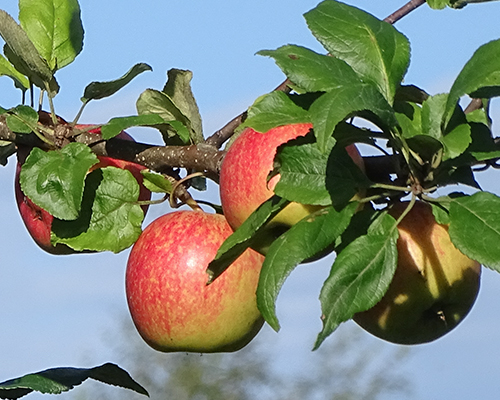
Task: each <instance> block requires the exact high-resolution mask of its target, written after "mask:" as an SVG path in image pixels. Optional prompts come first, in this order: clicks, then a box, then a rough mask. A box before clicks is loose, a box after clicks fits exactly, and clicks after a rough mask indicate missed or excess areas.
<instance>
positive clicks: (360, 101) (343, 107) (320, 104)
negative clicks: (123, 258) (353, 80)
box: [309, 84, 398, 151]
mask: <svg viewBox="0 0 500 400" xmlns="http://www.w3.org/2000/svg"><path fill="white" fill-rule="evenodd" d="M363 111H371V112H372V113H373V114H374V115H375V116H376V117H377V118H376V119H377V120H379V125H382V126H381V128H389V129H391V128H393V127H395V126H397V125H398V122H397V119H396V117H395V114H394V110H393V109H392V107H391V106H390V105H389V103H387V101H386V100H385V99H384V97H383V96H382V95H381V94H380V92H379V91H378V90H377V89H376V88H375V87H374V86H372V85H370V84H359V85H351V86H345V87H341V88H338V89H337V90H332V91H330V92H328V93H325V94H324V95H322V96H321V97H320V98H318V99H317V100H316V101H315V102H314V103H313V104H312V105H311V108H310V109H309V112H310V115H311V116H310V118H311V119H312V123H313V125H314V133H315V135H316V138H317V140H318V144H319V147H320V149H321V150H322V151H325V150H326V143H327V140H328V138H329V137H330V136H331V135H332V133H333V131H334V129H335V127H336V126H337V124H338V123H339V122H342V121H343V120H345V119H346V118H348V117H352V116H354V115H356V114H359V113H361V112H363ZM375 122H377V121H375Z"/></svg>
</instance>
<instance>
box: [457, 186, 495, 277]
mask: <svg viewBox="0 0 500 400" xmlns="http://www.w3.org/2000/svg"><path fill="white" fill-rule="evenodd" d="M449 234H450V238H451V241H452V242H453V244H454V245H455V246H456V247H457V249H459V250H460V251H461V252H462V253H464V254H465V255H466V256H468V257H469V258H471V259H473V260H477V261H479V262H480V263H481V264H483V265H485V266H486V267H489V268H492V269H494V270H496V271H499V272H500V247H499V246H498V243H500V198H499V197H498V196H496V195H494V194H492V193H488V192H478V193H476V194H474V195H472V196H462V197H458V198H455V199H453V201H452V202H451V205H450V228H449Z"/></svg>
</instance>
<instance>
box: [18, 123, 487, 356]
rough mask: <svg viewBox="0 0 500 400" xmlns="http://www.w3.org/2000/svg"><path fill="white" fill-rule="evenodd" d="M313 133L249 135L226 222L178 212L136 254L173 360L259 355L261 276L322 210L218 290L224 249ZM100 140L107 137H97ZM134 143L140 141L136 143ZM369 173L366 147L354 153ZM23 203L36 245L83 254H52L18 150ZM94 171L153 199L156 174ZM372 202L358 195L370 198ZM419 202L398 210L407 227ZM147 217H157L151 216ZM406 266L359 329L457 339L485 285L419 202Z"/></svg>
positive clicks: (160, 344)
mask: <svg viewBox="0 0 500 400" xmlns="http://www.w3.org/2000/svg"><path fill="white" fill-rule="evenodd" d="M311 129H312V125H311V124H308V123H303V124H292V125H285V126H279V127H276V128H273V129H271V130H269V131H268V132H266V133H260V132H257V131H255V130H254V129H251V128H246V129H245V130H243V131H242V133H241V134H240V135H239V136H238V137H237V139H236V140H235V141H234V142H233V143H232V144H231V146H230V147H229V149H228V150H227V153H226V155H225V157H224V160H223V162H222V166H221V171H220V198H221V203H222V210H223V215H221V214H211V213H207V212H204V211H202V210H190V211H173V212H170V213H168V214H165V215H163V216H161V217H159V218H158V219H156V220H155V221H153V222H152V223H151V224H150V225H149V226H147V227H146V228H145V229H144V231H143V232H142V234H141V235H140V237H139V239H138V240H137V241H136V243H135V244H134V246H133V248H132V251H131V253H130V256H129V259H128V264H127V270H126V285H125V286H126V295H127V301H128V306H129V310H130V313H131V317H132V319H133V321H134V324H135V326H136V328H137V330H138V332H139V333H140V335H141V336H142V338H143V339H144V340H145V341H146V343H148V344H149V345H150V346H151V347H153V348H154V349H157V350H159V351H163V352H174V351H191V352H229V351H236V350H239V349H241V348H242V347H244V346H245V345H247V344H248V343H249V342H250V341H251V340H252V339H253V338H254V337H255V336H256V335H257V333H258V332H259V330H260V329H261V327H262V325H263V323H264V319H263V317H262V316H261V314H260V312H259V309H258V307H257V301H256V291H257V286H258V283H259V274H260V271H261V267H262V264H263V262H264V258H265V255H266V252H267V250H268V248H269V245H270V244H271V243H272V242H273V241H274V240H275V239H276V238H277V237H278V236H280V235H281V234H282V233H283V232H285V231H287V230H288V229H289V228H290V227H292V226H293V225H294V224H296V223H297V222H298V221H300V220H302V219H303V218H305V217H307V216H308V215H309V214H311V213H312V212H315V211H317V210H319V209H320V208H321V206H318V205H307V204H301V203H295V202H291V203H290V204H288V205H287V206H286V207H285V208H284V209H283V210H281V211H280V212H279V213H278V214H277V215H276V216H275V217H274V218H272V219H271V220H270V221H269V222H268V223H267V225H266V226H265V227H264V229H263V230H262V231H260V232H259V238H258V240H257V241H254V242H252V248H248V249H247V250H245V252H244V253H243V254H242V255H241V256H240V257H239V258H237V259H236V260H235V261H234V262H233V264H232V265H231V266H230V268H228V269H227V270H225V272H224V273H223V274H222V275H221V276H220V277H218V278H217V279H216V280H215V281H214V282H212V283H210V284H208V275H207V267H208V265H209V263H210V262H211V261H212V260H213V259H214V257H215V255H216V253H217V251H218V249H219V247H220V246H221V244H222V243H223V242H224V241H225V240H226V239H227V238H228V237H229V236H230V235H231V234H232V233H233V231H234V230H237V229H238V228H239V227H240V226H241V225H242V223H243V222H244V221H245V220H246V219H247V218H248V217H249V216H250V215H251V214H252V213H253V212H254V211H255V210H256V209H257V208H258V207H259V206H260V205H261V204H262V203H263V202H265V201H266V200H268V199H269V198H270V197H272V196H273V195H274V191H273V190H274V188H275V186H276V184H277V182H278V181H279V179H280V175H279V174H274V175H273V176H272V178H271V179H269V176H270V174H271V172H272V171H273V170H274V160H275V156H276V153H277V151H278V148H279V147H280V146H281V145H283V144H286V143H287V142H288V141H290V140H293V139H296V138H299V137H303V136H305V135H307V134H308V133H309V132H310V131H311ZM95 133H96V134H99V133H100V132H98V131H96V132H95ZM121 135H122V138H126V139H128V140H133V139H132V138H131V137H130V136H128V135H127V134H126V133H124V132H123V133H122V134H121ZM346 150H347V152H348V154H349V155H350V157H351V158H352V159H353V161H354V162H355V163H356V164H357V165H358V167H359V168H360V169H361V170H362V171H364V162H363V158H362V156H361V155H360V153H359V151H358V150H357V148H356V146H355V145H353V144H352V145H349V146H348V147H347V148H346ZM18 161H19V162H18V173H17V175H16V185H15V188H16V197H17V201H18V206H19V211H20V213H21V216H22V218H23V221H24V223H25V224H26V227H27V229H28V231H29V233H30V234H31V236H32V237H33V239H34V240H35V242H36V243H37V244H38V245H39V246H40V247H41V248H42V249H44V250H45V251H48V252H49V253H52V254H68V253H72V252H74V251H73V250H72V249H70V248H69V247H67V246H65V245H61V244H58V245H56V246H53V245H52V244H51V241H50V240H51V224H52V216H51V215H50V214H49V213H47V212H46V211H45V210H43V209H42V208H40V207H38V206H36V205H35V204H34V203H33V202H31V200H30V199H29V198H27V197H26V196H25V195H24V194H23V192H22V190H21V187H20V185H19V170H20V167H21V165H22V163H23V161H24V160H23V153H22V152H21V151H19V152H18ZM99 161H100V162H99V164H97V165H96V166H94V167H92V168H93V169H96V168H102V167H105V166H115V167H118V168H122V169H128V170H129V171H131V172H132V174H133V175H134V177H136V179H137V181H138V182H139V183H140V186H141V192H140V199H141V200H148V199H150V197H151V193H150V192H149V190H147V189H146V188H145V187H144V186H143V184H142V175H141V170H142V169H144V167H142V166H140V165H137V164H134V163H130V162H126V161H122V160H115V159H111V158H109V157H100V158H99ZM363 196H364V193H361V192H360V193H358V194H357V195H356V196H355V198H354V200H359V199H361V198H362V197H363ZM407 205H408V204H407V203H404V202H400V203H396V204H394V205H392V206H391V207H390V209H389V213H390V214H391V215H392V216H393V217H395V218H399V217H400V216H401V215H402V213H403V212H405V210H406V208H407ZM143 210H144V212H146V211H147V207H144V208H143ZM398 233H399V238H398V241H397V250H398V263H397V268H396V272H395V274H394V277H393V280H392V282H391V283H390V285H389V289H388V291H387V292H386V294H385V295H384V297H383V298H382V300H380V301H379V302H378V303H377V304H376V305H375V306H374V307H372V308H370V309H368V310H366V311H363V312H359V313H357V314H355V315H354V316H353V320H354V321H355V322H356V323H357V324H359V325H360V326H361V327H362V328H364V329H365V330H367V331H368V332H370V333H372V334H373V335H375V336H378V337H379V338H382V339H385V340H387V341H390V342H393V343H398V344H419V343H425V342H429V341H432V340H435V339H437V338H439V337H441V336H443V335H444V334H446V333H448V332H449V331H450V330H452V329H453V328H454V327H455V326H456V325H457V324H458V323H459V322H460V321H461V320H463V318H464V317H465V316H466V315H467V313H468V312H469V310H470V309H471V308H472V306H473V304H474V301H475V299H476V296H477V293H478V289H479V283H480V273H481V267H480V264H479V263H478V262H476V261H472V260H471V259H469V258H468V257H466V256H465V255H463V254H462V253H461V252H460V251H459V250H457V249H456V248H455V246H454V245H453V244H452V242H451V241H450V238H449V235H448V228H447V226H446V225H441V224H438V223H437V222H436V220H435V218H434V216H433V214H432V210H431V207H430V206H429V205H428V204H426V203H424V202H421V201H417V202H416V203H415V204H414V205H413V207H412V208H411V210H410V211H409V212H408V213H407V214H406V215H405V216H404V218H402V219H401V221H400V223H399V225H398Z"/></svg>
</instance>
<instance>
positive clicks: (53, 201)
mask: <svg viewBox="0 0 500 400" xmlns="http://www.w3.org/2000/svg"><path fill="white" fill-rule="evenodd" d="M97 162H98V159H97V157H96V155H95V154H94V153H92V151H91V150H90V149H89V147H88V146H86V145H84V144H81V143H70V144H69V145H67V146H65V147H64V148H63V149H62V150H58V151H49V152H44V151H43V150H40V149H38V148H34V149H33V150H32V151H31V153H30V155H29V156H28V158H27V159H26V162H25V163H24V165H23V167H22V169H21V174H20V182H21V188H22V190H23V192H24V193H25V194H26V196H28V197H29V198H30V199H31V200H32V201H33V202H34V203H35V204H36V205H38V206H40V207H41V208H43V209H44V210H47V211H48V212H49V213H50V214H51V215H53V216H54V217H56V218H60V219H63V220H73V219H76V218H77V217H78V215H79V213H80V206H81V202H82V196H83V186H84V180H85V176H86V175H87V172H88V170H89V168H90V167H91V166H92V165H94V164H96V163H97Z"/></svg>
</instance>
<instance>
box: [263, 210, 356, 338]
mask: <svg viewBox="0 0 500 400" xmlns="http://www.w3.org/2000/svg"><path fill="white" fill-rule="evenodd" d="M357 206H358V203H352V204H349V205H348V206H347V207H345V208H344V209H343V210H342V211H340V212H337V211H336V210H335V209H334V208H333V207H328V208H325V209H322V210H320V211H317V212H315V213H313V214H311V215H309V216H308V217H306V218H304V219H303V220H301V221H299V222H298V223H296V224H295V225H294V226H292V227H291V228H290V229H289V230H288V231H287V232H285V233H284V234H283V235H281V236H280V237H279V238H278V239H276V240H275V241H274V242H273V244H272V245H271V246H270V247H269V250H268V252H267V255H266V259H265V260H264V264H263V266H262V270H261V273H260V279H259V286H258V288H257V305H258V307H259V310H260V312H261V313H262V316H263V317H264V319H265V320H266V322H267V323H268V324H269V325H270V326H271V327H272V328H273V329H274V330H276V331H278V330H279V328H280V326H279V322H278V318H277V316H276V299H277V297H278V294H279V292H280V290H281V288H282V286H283V284H284V282H285V280H286V278H287V277H288V276H289V275H290V273H291V272H292V271H293V270H294V269H295V267H296V266H297V265H299V264H300V263H301V262H303V261H304V260H307V259H310V258H312V257H314V256H316V255H318V254H319V253H321V252H323V251H324V250H325V249H327V248H328V247H330V246H332V244H333V243H334V242H335V240H336V239H337V238H338V237H339V236H340V235H341V234H342V232H343V231H344V230H345V229H346V227H347V225H349V222H350V220H351V217H352V216H353V214H354V212H355V211H356V208H357Z"/></svg>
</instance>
